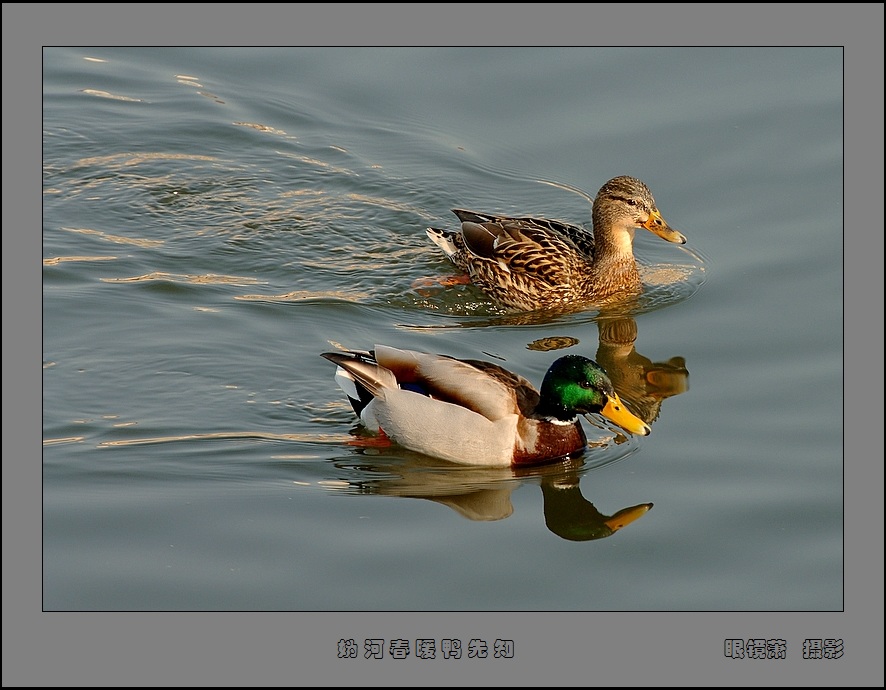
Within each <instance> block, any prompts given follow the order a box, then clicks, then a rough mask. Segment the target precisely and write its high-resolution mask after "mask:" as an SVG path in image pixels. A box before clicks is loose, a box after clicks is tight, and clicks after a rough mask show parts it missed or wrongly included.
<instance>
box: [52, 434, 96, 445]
mask: <svg viewBox="0 0 886 690" xmlns="http://www.w3.org/2000/svg"><path fill="white" fill-rule="evenodd" d="M85 440H86V437H85V436H66V437H64V438H45V439H43V445H44V446H60V445H62V444H64V443H83V441H85Z"/></svg>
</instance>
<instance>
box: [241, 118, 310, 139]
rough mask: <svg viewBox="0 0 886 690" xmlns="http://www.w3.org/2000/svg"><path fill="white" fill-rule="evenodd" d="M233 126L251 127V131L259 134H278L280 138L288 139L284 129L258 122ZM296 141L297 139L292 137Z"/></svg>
mask: <svg viewBox="0 0 886 690" xmlns="http://www.w3.org/2000/svg"><path fill="white" fill-rule="evenodd" d="M232 124H233V125H235V126H237V127H250V128H251V129H255V130H258V131H259V132H267V133H268V134H278V135H280V136H284V137H288V136H289V135H288V134H286V132H284V131H283V130H282V129H277V128H275V127H270V126H268V125H260V124H258V123H257V122H233V123H232ZM291 138H292V139H295V137H291Z"/></svg>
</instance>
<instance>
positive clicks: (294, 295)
mask: <svg viewBox="0 0 886 690" xmlns="http://www.w3.org/2000/svg"><path fill="white" fill-rule="evenodd" d="M368 298H369V296H368V295H367V294H366V293H357V292H353V293H347V292H343V291H341V290H293V291H292V292H287V293H284V294H282V295H237V296H236V297H234V299H239V300H245V301H251V302H300V301H303V300H306V299H334V300H342V301H344V302H362V301H363V300H366V299H368Z"/></svg>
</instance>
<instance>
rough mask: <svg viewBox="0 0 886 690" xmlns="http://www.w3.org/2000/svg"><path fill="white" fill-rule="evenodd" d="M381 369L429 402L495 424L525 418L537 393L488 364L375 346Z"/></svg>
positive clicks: (516, 377)
mask: <svg viewBox="0 0 886 690" xmlns="http://www.w3.org/2000/svg"><path fill="white" fill-rule="evenodd" d="M374 352H375V356H376V359H377V361H378V363H379V364H380V365H382V366H383V367H385V368H386V369H388V370H390V371H391V372H392V373H393V375H394V377H395V378H396V379H397V381H398V382H399V383H400V384H413V385H417V386H418V387H420V388H421V389H422V390H423V391H424V392H425V393H426V394H427V395H429V396H430V397H432V398H435V399H438V400H443V401H445V402H449V403H453V404H455V405H459V406H461V407H464V408H466V409H468V410H471V411H473V412H476V413H478V414H481V415H483V416H484V417H486V418H487V419H489V420H492V421H495V420H498V419H503V418H505V417H508V416H511V415H527V414H529V413H530V412H531V411H532V409H534V407H535V405H536V404H537V403H538V397H539V395H538V392H537V391H536V389H535V387H534V386H533V385H532V383H530V382H529V381H528V380H527V379H525V378H523V377H522V376H519V375H517V374H514V373H512V372H510V371H508V370H507V369H504V368H502V367H500V366H498V365H496V364H492V363H490V362H482V361H479V360H460V359H455V358H453V357H449V356H446V355H435V354H429V353H424V352H415V351H413V350H401V349H398V348H394V347H390V346H387V345H376V347H375V350H374Z"/></svg>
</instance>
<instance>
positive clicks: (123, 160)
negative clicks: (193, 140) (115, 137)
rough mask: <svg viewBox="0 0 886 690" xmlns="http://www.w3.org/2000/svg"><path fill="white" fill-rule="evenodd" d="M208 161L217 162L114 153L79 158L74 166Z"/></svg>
mask: <svg viewBox="0 0 886 690" xmlns="http://www.w3.org/2000/svg"><path fill="white" fill-rule="evenodd" d="M164 160H168V161H209V162H215V161H217V160H218V158H216V157H215V156H202V155H197V154H193V153H165V152H159V151H158V152H156V153H144V152H142V153H114V154H111V155H109V156H92V157H90V158H81V159H80V160H79V161H77V162H76V163H75V164H74V167H79V166H92V165H95V166H106V167H108V168H114V167H119V166H124V165H139V164H140V163H145V162H147V161H164Z"/></svg>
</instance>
